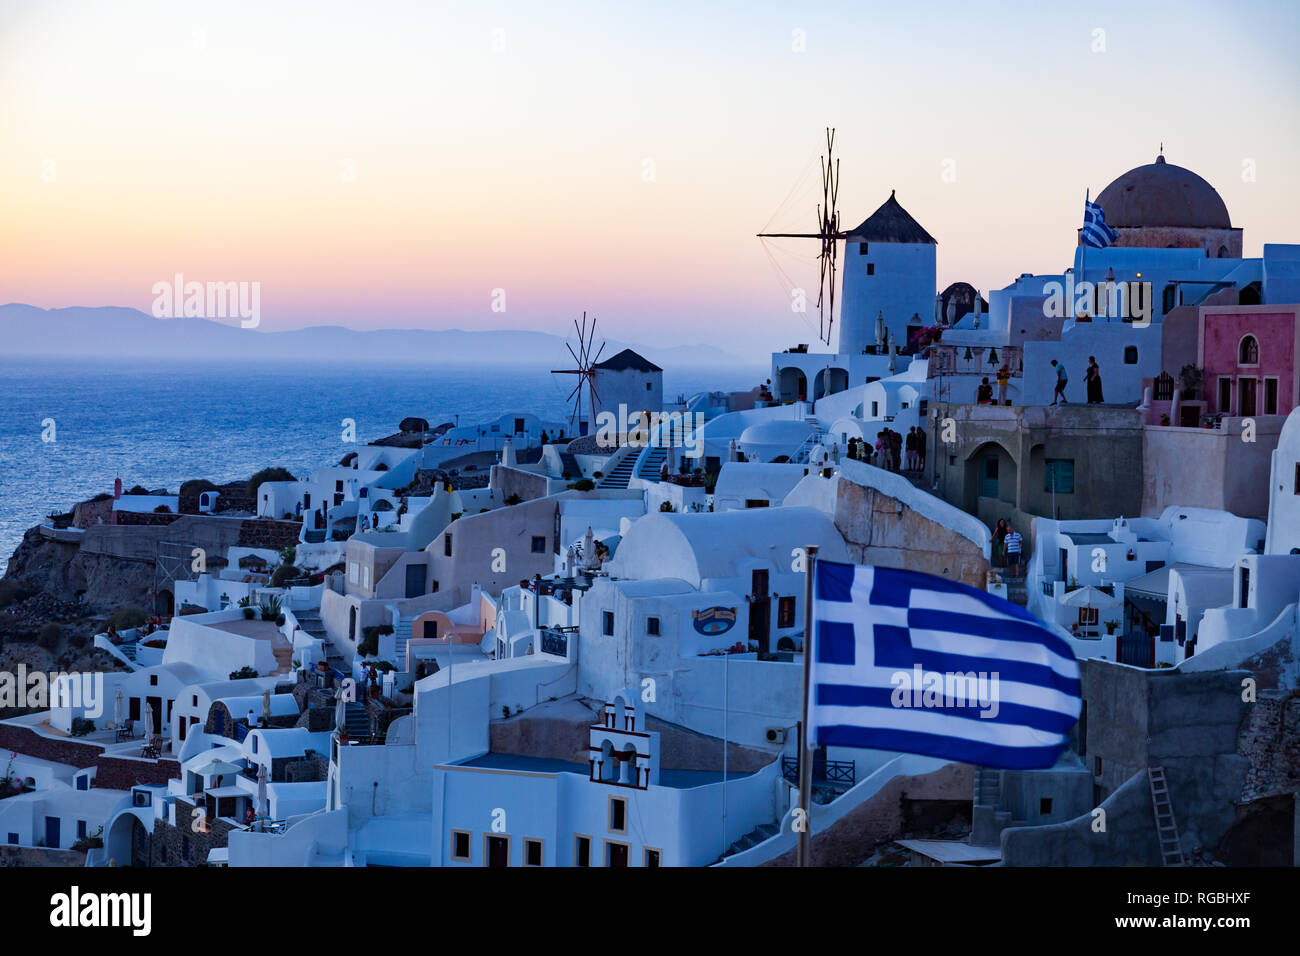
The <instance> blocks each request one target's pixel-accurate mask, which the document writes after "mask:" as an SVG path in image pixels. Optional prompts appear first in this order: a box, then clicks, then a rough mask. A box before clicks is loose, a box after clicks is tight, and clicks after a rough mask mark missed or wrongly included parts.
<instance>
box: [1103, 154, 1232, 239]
mask: <svg viewBox="0 0 1300 956" xmlns="http://www.w3.org/2000/svg"><path fill="white" fill-rule="evenodd" d="M1096 203H1097V205H1099V206H1101V208H1102V211H1103V212H1105V214H1106V223H1107V224H1108V225H1110V226H1113V227H1115V228H1116V229H1123V228H1125V227H1128V228H1141V227H1143V226H1176V227H1185V228H1192V229H1231V228H1232V221H1231V220H1230V219H1229V218H1228V207H1227V206H1225V205H1224V203H1223V199H1222V198H1221V197H1220V196H1219V194H1218V192H1217V191H1216V190H1215V188H1214V187H1213V186H1211V185H1210V184H1209V183H1207V182H1206V181H1205V180H1204V179H1202V178H1201V177H1200V176H1198V175H1196V173H1194V172H1192V171H1191V170H1190V169H1184V168H1183V167H1181V166H1175V165H1173V164H1172V163H1167V162H1165V158H1164V156H1163V155H1162V156H1157V157H1156V161H1155V162H1154V163H1151V164H1150V165H1148V166H1138V167H1137V168H1136V169H1130V170H1129V171H1128V172H1126V173H1125V174H1124V175H1123V176H1120V177H1119V178H1118V179H1116V180H1115V181H1114V182H1113V183H1111V184H1110V185H1109V186H1107V187H1106V188H1105V189H1103V190H1102V191H1101V193H1100V194H1099V195H1098V196H1097V199H1096Z"/></svg>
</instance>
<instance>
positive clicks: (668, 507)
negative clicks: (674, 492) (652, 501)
mask: <svg viewBox="0 0 1300 956" xmlns="http://www.w3.org/2000/svg"><path fill="white" fill-rule="evenodd" d="M659 510H660V511H665V512H671V511H672V510H673V503H672V502H671V501H661V502H659Z"/></svg>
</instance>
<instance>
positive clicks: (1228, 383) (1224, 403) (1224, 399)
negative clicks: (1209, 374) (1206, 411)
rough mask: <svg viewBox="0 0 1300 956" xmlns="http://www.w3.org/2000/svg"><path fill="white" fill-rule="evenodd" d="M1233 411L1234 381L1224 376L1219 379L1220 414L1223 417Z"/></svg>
mask: <svg viewBox="0 0 1300 956" xmlns="http://www.w3.org/2000/svg"><path fill="white" fill-rule="evenodd" d="M1231 409H1232V379H1230V378H1228V377H1226V376H1224V377H1221V378H1220V379H1219V407H1218V409H1217V410H1218V412H1219V413H1220V414H1222V415H1226V414H1228V412H1229V411H1231Z"/></svg>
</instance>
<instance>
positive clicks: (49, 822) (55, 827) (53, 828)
mask: <svg viewBox="0 0 1300 956" xmlns="http://www.w3.org/2000/svg"><path fill="white" fill-rule="evenodd" d="M45 845H46V846H47V847H51V848H56V849H57V848H58V846H59V818H58V817H46V818H45Z"/></svg>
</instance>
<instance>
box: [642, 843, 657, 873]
mask: <svg viewBox="0 0 1300 956" xmlns="http://www.w3.org/2000/svg"><path fill="white" fill-rule="evenodd" d="M641 865H642V866H653V867H656V868H658V866H659V851H658V850H652V849H650V848H649V847H646V848H645V859H644V862H643V863H642V864H641Z"/></svg>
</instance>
